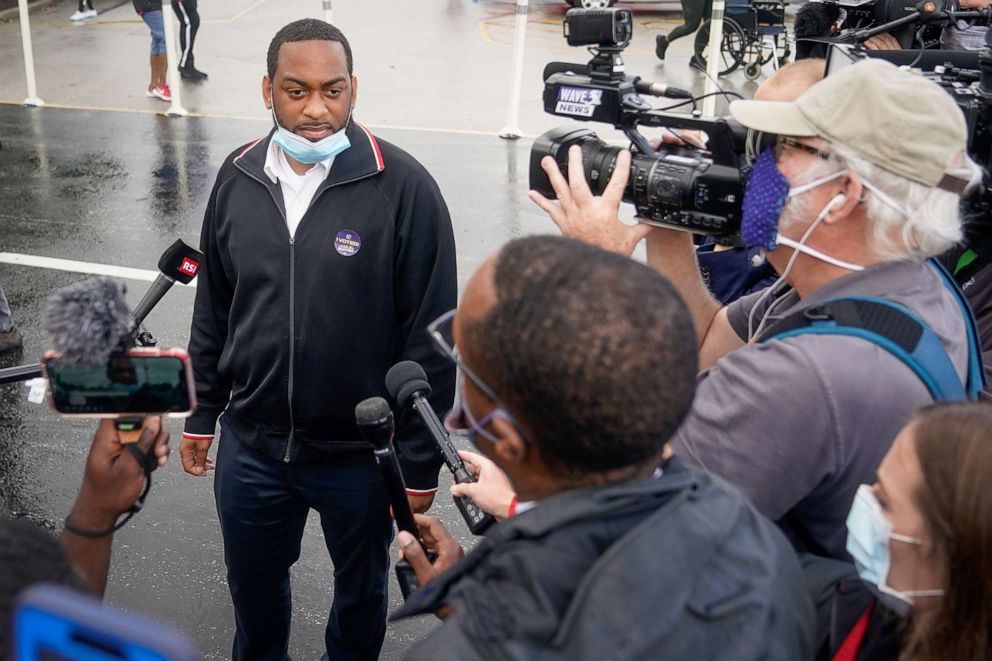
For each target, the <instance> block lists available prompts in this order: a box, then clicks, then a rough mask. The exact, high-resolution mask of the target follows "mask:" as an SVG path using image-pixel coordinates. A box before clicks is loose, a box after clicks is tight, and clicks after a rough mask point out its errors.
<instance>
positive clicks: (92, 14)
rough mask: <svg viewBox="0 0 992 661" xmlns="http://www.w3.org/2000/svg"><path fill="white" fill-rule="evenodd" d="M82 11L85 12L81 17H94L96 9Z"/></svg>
mask: <svg viewBox="0 0 992 661" xmlns="http://www.w3.org/2000/svg"><path fill="white" fill-rule="evenodd" d="M83 13H84V14H86V16H84V17H83V18H96V10H95V9H88V10H86V11H84V12H83Z"/></svg>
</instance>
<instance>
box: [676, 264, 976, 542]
mask: <svg viewBox="0 0 992 661" xmlns="http://www.w3.org/2000/svg"><path fill="white" fill-rule="evenodd" d="M760 296H761V292H758V293H755V294H752V295H750V296H747V297H745V298H741V299H739V300H737V301H736V302H734V303H732V304H731V305H730V306H729V307H728V310H727V311H728V315H729V319H730V323H731V326H732V327H733V328H734V330H735V331H736V332H737V334H738V335H740V336H741V338H742V339H744V338H745V337H746V335H747V317H748V313H749V311H750V310H751V308H752V307H753V306H754V305H755V304H756V302H757V300H758V298H759V297H760ZM782 296H783V297H787V298H786V299H785V300H782V301H781V302H779V303H777V304H776V305H775V308H774V311H773V313H772V314H771V315H770V316H769V319H768V322H767V323H768V324H771V323H772V322H774V321H775V320H776V319H779V318H781V317H784V316H786V315H788V314H790V313H792V312H794V311H796V310H800V309H803V308H806V307H809V306H811V305H815V304H817V303H822V302H824V301H826V300H828V299H832V298H839V297H844V296H877V297H880V298H884V299H886V300H888V301H891V302H894V303H898V304H901V305H903V306H905V307H906V308H908V309H909V310H911V311H912V312H913V313H915V314H916V315H917V316H919V317H920V318H921V319H922V320H923V321H924V323H926V324H927V325H928V326H929V327H930V329H931V330H932V331H933V332H934V333H936V335H937V336H938V337H939V338H940V339H941V341H942V342H943V344H944V347H945V348H946V349H947V351H948V353H949V355H950V357H951V360H952V361H953V362H954V365H955V366H956V367H957V369H958V372H959V374H960V375H961V377H962V379H963V378H964V375H965V373H966V370H967V356H968V346H967V336H966V333H965V323H964V319H963V317H962V315H961V312H960V309H959V308H958V305H957V302H956V300H955V298H954V297H953V295H952V294H951V293H950V292H949V291H948V290H947V289H946V287H945V286H944V284H943V282H942V280H941V279H940V276H939V275H938V274H937V273H936V272H934V271H933V269H932V267H930V266H928V265H926V264H923V263H919V262H898V263H890V264H885V265H881V266H877V267H873V268H870V269H866V270H865V271H862V272H859V273H852V274H850V275H847V276H844V277H842V278H840V279H838V280H835V281H833V282H831V283H828V284H827V285H825V286H823V287H821V288H820V289H818V290H816V291H815V292H813V293H812V294H810V295H809V296H808V297H807V298H805V299H802V300H800V299H799V297H798V295H797V294H796V293H795V292H791V291H790V292H788V293H786V294H783V295H782ZM771 298H773V297H771V296H770V297H769V300H766V301H765V304H764V305H762V308H766V306H767V304H769V303H770V302H771V301H770V299H771ZM763 313H764V309H759V310H757V311H756V314H755V322H754V323H755V326H757V322H758V320H759V319H760V318H761V315H762V314H763ZM697 388H698V390H697V394H696V399H695V402H694V404H693V408H692V411H691V412H690V414H689V417H688V419H687V420H686V422H685V423H684V424H683V425H682V427H681V429H680V430H679V432H678V433H677V434H676V436H675V439H674V442H673V445H674V447H675V450H676V452H677V453H678V454H680V455H681V456H682V457H683V458H684V459H685V460H686V461H687V462H689V463H692V464H696V465H699V466H701V467H703V468H706V469H708V470H710V471H712V472H714V473H716V474H717V475H720V476H722V477H724V478H725V479H727V480H728V481H729V482H731V483H732V484H734V485H735V486H737V487H738V488H740V489H741V490H742V491H743V492H744V493H745V494H747V495H748V496H749V497H750V498H751V500H752V501H753V502H754V504H755V506H756V507H757V509H758V510H759V511H760V512H762V513H763V514H765V515H766V516H768V517H769V518H770V519H772V520H773V521H777V522H778V523H779V524H780V525H781V526H782V528H783V529H784V530H785V532H786V534H787V535H789V536H790V538H791V539H792V540H793V542H794V543H796V544H797V545H798V546H800V547H801V548H803V549H805V550H809V551H814V552H819V553H822V554H826V555H829V556H831V557H834V558H840V559H846V558H847V553H846V551H845V545H846V539H847V529H846V526H845V522H846V520H847V514H848V511H849V510H850V507H851V503H852V501H853V500H854V492H855V490H856V489H857V487H858V485H860V484H870V483H872V482H873V481H874V476H875V470H876V468H877V467H878V465H879V464H880V463H881V460H882V457H883V456H884V455H885V453H886V451H887V450H888V448H889V445H890V444H891V443H892V441H893V439H894V438H895V436H896V434H897V433H898V432H899V430H900V429H901V428H902V427H903V426H904V425H905V424H906V422H907V421H908V420H909V418H910V416H911V415H912V413H913V411H914V410H915V409H917V408H918V407H920V406H923V405H925V404H928V403H930V402H932V401H933V400H932V399H931V397H930V394H929V392H928V391H927V389H926V387H925V386H924V385H923V383H922V382H921V381H920V380H919V378H918V377H917V376H916V375H914V374H913V373H912V371H911V370H910V369H909V367H907V366H906V365H905V364H904V363H903V362H901V361H900V360H899V359H898V358H896V357H894V356H893V355H892V354H890V353H889V352H887V351H886V350H884V349H882V348H881V347H879V346H877V345H875V344H874V343H872V342H869V341H867V340H864V339H861V338H855V337H849V336H838V335H800V336H796V337H790V338H787V339H785V340H772V341H769V342H765V343H762V344H749V345H747V346H745V347H743V348H741V349H738V350H736V351H733V352H731V353H730V354H728V355H726V356H724V357H723V358H721V359H720V360H719V361H718V362H717V363H716V365H714V366H713V367H712V368H710V369H708V370H705V371H703V372H702V373H700V375H699V381H698V386H697Z"/></svg>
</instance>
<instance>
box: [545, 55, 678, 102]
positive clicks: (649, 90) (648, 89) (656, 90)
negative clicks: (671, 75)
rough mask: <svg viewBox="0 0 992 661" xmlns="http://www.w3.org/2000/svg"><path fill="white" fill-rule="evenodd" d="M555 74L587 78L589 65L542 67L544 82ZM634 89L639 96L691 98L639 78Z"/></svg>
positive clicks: (553, 63)
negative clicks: (568, 74)
mask: <svg viewBox="0 0 992 661" xmlns="http://www.w3.org/2000/svg"><path fill="white" fill-rule="evenodd" d="M556 73H570V74H573V75H578V76H588V75H589V65H588V64H575V63H572V62H549V63H548V64H547V65H545V67H544V80H547V79H548V78H549V77H551V76H553V75H554V74H556ZM634 89H635V90H637V91H638V92H639V93H640V94H648V95H650V96H664V97H667V98H669V99H691V98H692V92H689V91H687V90H684V89H680V88H678V87H672V86H671V85H666V84H664V83H649V82H648V81H646V80H642V79H641V78H640V77H639V76H637V77H635V78H634Z"/></svg>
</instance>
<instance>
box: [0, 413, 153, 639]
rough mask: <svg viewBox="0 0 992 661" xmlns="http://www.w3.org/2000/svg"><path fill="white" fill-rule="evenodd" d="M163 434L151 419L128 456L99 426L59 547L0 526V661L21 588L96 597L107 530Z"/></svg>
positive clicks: (113, 434) (101, 586)
mask: <svg viewBox="0 0 992 661" xmlns="http://www.w3.org/2000/svg"><path fill="white" fill-rule="evenodd" d="M168 443H169V434H168V433H167V432H165V431H163V430H162V429H161V426H160V419H159V418H157V417H154V418H147V419H146V420H145V423H144V426H143V431H142V433H141V438H140V439H139V440H138V442H137V443H136V444H135V446H134V447H135V448H136V449H137V450H138V454H141V456H142V457H143V458H144V459H142V462H143V463H147V464H148V465H147V466H145V465H143V463H139V462H138V461H136V459H137V454H135V453H133V452H131V451H128V450H127V449H126V446H125V445H123V444H122V443H121V441H120V438H119V436H118V432H117V431H116V429H115V428H114V423H113V421H112V420H101V421H100V424H99V426H98V427H97V429H96V432H95V433H94V434H93V443H92V445H91V446H90V451H89V454H88V455H87V457H86V467H85V469H84V471H83V481H82V485H81V486H80V489H79V495H78V496H77V497H76V501H75V503H74V504H73V506H72V509H71V510H70V513H69V516H68V517H67V519H66V522H67V525H66V529H65V530H64V531H63V533H62V540H61V548H60V547H59V544H58V543H57V542H56V540H55V539H54V538H53V537H51V536H50V535H49V534H48V533H47V532H45V531H44V530H42V529H40V528H38V527H37V526H34V525H33V524H31V523H29V522H28V521H24V520H11V519H6V520H4V519H0V568H2V569H0V658H3V656H4V652H5V651H6V649H7V645H8V643H9V629H8V627H9V625H10V609H11V607H12V606H13V603H14V598H15V597H16V596H17V595H18V594H19V593H20V592H21V591H22V590H24V589H25V588H27V587H29V586H31V585H33V584H35V583H41V582H56V583H61V584H63V585H67V586H69V587H73V588H77V589H79V590H83V591H88V592H92V593H93V594H95V595H98V596H101V597H102V596H103V593H104V591H105V590H106V587H107V574H108V572H109V569H110V554H111V546H112V544H113V530H112V528H113V527H114V524H115V522H116V521H117V520H118V518H119V517H120V516H121V515H122V514H123V513H125V512H127V511H128V510H130V508H131V507H132V506H133V505H134V504H135V502H136V501H137V500H138V498H139V496H140V494H141V493H142V486H143V485H144V482H145V479H146V477H145V475H146V474H145V471H146V470H148V469H151V470H154V468H155V467H159V466H164V465H165V463H166V461H167V459H168V456H169V446H168Z"/></svg>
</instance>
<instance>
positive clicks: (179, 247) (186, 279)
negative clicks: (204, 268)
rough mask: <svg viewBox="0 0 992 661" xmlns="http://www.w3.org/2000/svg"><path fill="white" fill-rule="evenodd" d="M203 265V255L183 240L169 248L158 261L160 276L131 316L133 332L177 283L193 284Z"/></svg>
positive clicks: (177, 241)
mask: <svg viewBox="0 0 992 661" xmlns="http://www.w3.org/2000/svg"><path fill="white" fill-rule="evenodd" d="M201 264H203V253H201V252H200V251H199V250H197V249H196V248H192V247H190V246H188V245H186V244H185V243H184V242H183V240H182V239H177V240H176V242H175V243H173V244H172V245H171V246H169V247H168V248H167V249H166V251H165V252H164V253H162V256H161V257H160V258H159V260H158V270H159V274H158V275H157V276H156V277H155V281H154V282H153V283H152V286H151V287H149V288H148V291H147V292H145V295H144V296H143V297H142V298H141V301H140V302H139V303H138V305H137V306H136V307H135V308H134V313H133V314H132V315H131V331H132V332H133V331H134V330H136V329H137V328H138V327H139V326H140V325H141V322H142V321H144V320H145V317H147V316H148V313H149V312H151V311H152V308H154V307H155V306H156V305H157V304H158V302H159V301H160V300H162V297H163V296H165V293H166V292H167V291H169V289H171V288H172V285H174V284H176V281H179V282H181V283H183V284H184V285H188V284H189V283H190V282H192V281H193V278H195V277H196V274H197V273H199V272H200V265H201Z"/></svg>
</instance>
